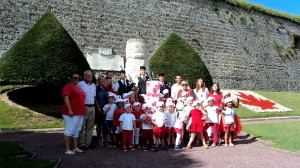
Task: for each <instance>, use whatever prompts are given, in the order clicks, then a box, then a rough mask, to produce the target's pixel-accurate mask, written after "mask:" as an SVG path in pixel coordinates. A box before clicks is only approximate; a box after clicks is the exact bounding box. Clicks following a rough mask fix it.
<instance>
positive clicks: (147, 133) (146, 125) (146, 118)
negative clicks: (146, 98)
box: [140, 104, 153, 151]
mask: <svg viewBox="0 0 300 168" xmlns="http://www.w3.org/2000/svg"><path fill="white" fill-rule="evenodd" d="M142 110H143V111H144V114H142V115H141V116H140V118H141V120H142V122H143V124H142V131H143V149H144V151H148V150H150V148H152V147H153V124H152V122H151V118H152V114H151V113H150V111H149V107H148V105H147V104H144V105H143V106H142ZM147 141H148V142H149V143H148V144H147Z"/></svg>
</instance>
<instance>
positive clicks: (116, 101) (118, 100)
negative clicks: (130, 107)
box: [115, 99, 123, 103]
mask: <svg viewBox="0 0 300 168" xmlns="http://www.w3.org/2000/svg"><path fill="white" fill-rule="evenodd" d="M118 102H123V99H117V100H115V103H118Z"/></svg>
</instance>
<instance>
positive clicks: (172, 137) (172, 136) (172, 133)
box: [171, 132, 175, 145]
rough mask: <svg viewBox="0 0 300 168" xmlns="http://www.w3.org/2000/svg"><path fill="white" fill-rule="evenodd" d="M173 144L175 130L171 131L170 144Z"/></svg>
mask: <svg viewBox="0 0 300 168" xmlns="http://www.w3.org/2000/svg"><path fill="white" fill-rule="evenodd" d="M174 144H175V132H171V145H174Z"/></svg>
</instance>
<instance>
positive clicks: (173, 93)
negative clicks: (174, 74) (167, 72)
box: [171, 83, 182, 100]
mask: <svg viewBox="0 0 300 168" xmlns="http://www.w3.org/2000/svg"><path fill="white" fill-rule="evenodd" d="M180 89H182V86H181V85H179V84H177V83H175V84H174V85H173V86H172V87H171V97H173V99H174V100H177V98H178V92H179V90H180Z"/></svg>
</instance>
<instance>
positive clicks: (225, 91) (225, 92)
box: [223, 90, 231, 97]
mask: <svg viewBox="0 0 300 168" xmlns="http://www.w3.org/2000/svg"><path fill="white" fill-rule="evenodd" d="M228 94H231V93H230V91H229V90H224V91H223V97H225V96H226V95H228Z"/></svg>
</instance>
